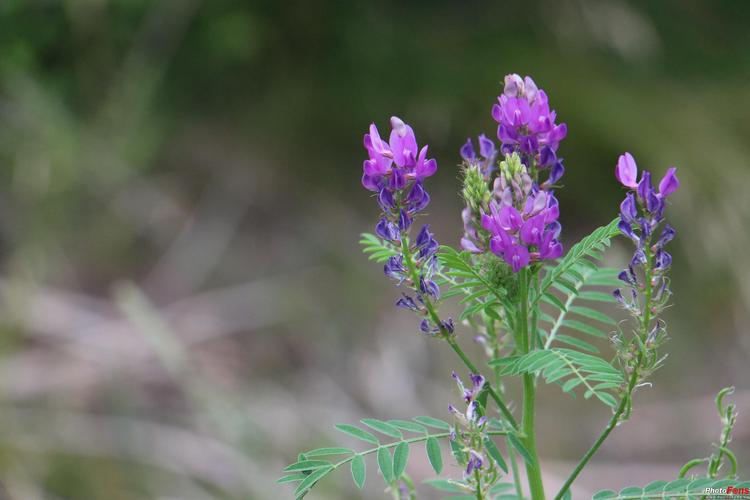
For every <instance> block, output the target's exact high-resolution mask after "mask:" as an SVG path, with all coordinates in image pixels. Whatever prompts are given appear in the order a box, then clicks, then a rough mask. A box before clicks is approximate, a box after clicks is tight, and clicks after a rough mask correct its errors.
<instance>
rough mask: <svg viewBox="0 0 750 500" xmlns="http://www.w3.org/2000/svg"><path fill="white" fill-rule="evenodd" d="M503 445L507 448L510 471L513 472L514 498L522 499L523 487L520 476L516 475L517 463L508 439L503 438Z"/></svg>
mask: <svg viewBox="0 0 750 500" xmlns="http://www.w3.org/2000/svg"><path fill="white" fill-rule="evenodd" d="M505 443H506V445H507V448H508V458H509V459H510V470H511V471H512V472H513V484H514V485H515V487H516V496H518V498H523V497H524V496H523V486H522V485H521V476H520V475H519V474H518V462H517V461H516V452H515V451H514V450H513V445H512V444H510V439H508V438H507V437H506V438H505Z"/></svg>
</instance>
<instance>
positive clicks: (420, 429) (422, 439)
mask: <svg viewBox="0 0 750 500" xmlns="http://www.w3.org/2000/svg"><path fill="white" fill-rule="evenodd" d="M361 423H362V424H363V425H362V426H361V427H360V426H355V425H349V424H337V425H336V426H335V427H336V429H337V430H338V431H340V432H342V433H344V434H346V435H348V436H350V437H353V438H356V439H358V440H360V441H363V442H365V443H368V444H370V445H372V447H370V448H368V449H366V450H364V451H355V450H354V449H351V448H339V447H330V448H317V449H314V450H310V451H307V452H304V453H301V454H300V455H299V460H297V462H295V463H293V464H291V465H289V466H287V467H286V468H285V469H284V472H285V473H286V474H285V475H284V476H282V477H281V478H279V479H278V480H277V481H276V482H277V483H295V482H296V483H298V484H297V487H296V489H295V490H294V495H295V498H297V499H300V498H303V497H304V496H305V495H306V494H307V493H308V492H309V491H310V489H311V488H312V487H313V486H315V484H317V482H318V481H320V480H321V479H323V478H324V477H325V476H327V475H328V474H330V473H331V472H333V471H335V470H337V469H340V468H342V467H345V466H348V467H349V469H350V471H351V476H352V480H353V481H354V484H356V485H357V487H358V488H360V489H361V488H362V487H364V484H365V480H366V477H367V471H366V468H365V461H364V457H365V456H367V455H371V454H375V455H376V457H377V462H378V470H379V471H380V475H381V477H382V478H383V480H384V481H385V483H386V485H387V486H389V487H393V486H394V485H395V483H396V481H398V480H399V479H400V478H401V476H402V475H403V474H404V471H405V470H406V465H407V462H408V460H409V453H410V447H411V446H412V445H414V444H418V443H424V447H425V452H426V454H427V458H428V460H429V461H430V464H431V465H432V468H433V469H434V470H435V473H437V474H440V472H442V470H443V457H442V451H441V448H440V443H439V440H441V439H446V438H449V437H450V425H449V424H448V423H447V422H444V421H443V420H439V419H437V418H432V417H415V418H414V419H412V420H388V421H383V420H376V419H372V418H367V419H362V420H361ZM368 429H369V430H368ZM430 429H435V430H437V431H439V432H433V431H431V430H430ZM375 433H377V434H381V435H384V436H386V437H387V438H391V439H390V442H385V443H384V442H381V440H380V438H379V437H377V435H376V434H375ZM408 434H416V436H415V437H408ZM488 434H489V435H506V434H507V431H503V430H490V431H488ZM330 457H340V458H338V459H335V460H332V459H331V458H330ZM341 457H342V458H341Z"/></svg>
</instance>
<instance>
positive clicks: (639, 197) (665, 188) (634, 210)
mask: <svg viewBox="0 0 750 500" xmlns="http://www.w3.org/2000/svg"><path fill="white" fill-rule="evenodd" d="M675 172H676V169H675V168H674V167H671V168H669V169H668V170H667V173H666V174H665V175H664V177H663V178H662V179H661V182H660V183H659V190H658V191H656V190H654V188H653V186H652V185H651V173H650V172H648V171H647V170H644V171H643V172H642V173H641V179H640V181H638V182H637V183H636V182H635V179H636V176H637V174H638V169H637V166H636V163H635V159H634V158H633V157H632V155H630V154H629V153H625V154H623V155H622V156H620V159H619V161H618V164H617V167H616V169H615V177H616V178H617V180H618V181H619V182H620V183H621V184H622V185H623V186H625V187H627V188H629V189H630V190H631V191H630V192H629V193H627V194H626V195H625V199H624V200H623V201H622V203H621V204H620V222H619V224H618V227H619V229H620V231H621V232H622V233H623V234H624V235H626V236H627V237H629V238H630V239H631V240H632V241H633V243H634V244H635V251H634V253H633V258H632V259H631V261H630V265H629V266H628V268H627V269H625V270H623V271H622V272H621V273H620V274H619V275H618V277H619V278H620V280H622V281H623V282H624V283H625V284H626V285H627V286H628V287H630V295H631V299H630V300H626V299H625V298H624V296H623V294H622V291H621V290H620V289H617V290H615V291H614V297H615V299H616V300H617V301H618V302H619V303H620V304H621V305H622V306H623V307H625V308H626V309H628V310H629V311H630V312H631V313H632V314H633V315H635V316H638V315H639V314H640V313H641V311H642V308H641V307H640V303H639V299H638V297H639V292H641V291H643V290H644V289H647V288H646V287H648V289H650V290H649V293H648V294H647V295H646V297H648V298H650V300H651V303H650V304H643V307H648V308H649V310H650V309H651V308H653V307H655V306H654V304H657V306H656V307H661V306H660V305H659V304H663V302H664V301H665V300H666V299H667V298H668V296H669V294H670V292H669V289H668V279H667V278H666V276H665V275H666V272H667V271H668V269H669V268H670V266H671V264H672V256H671V255H670V254H669V253H668V252H667V251H666V250H664V246H665V245H666V244H667V243H668V242H669V241H671V240H672V239H673V238H674V236H675V230H674V228H673V227H672V226H670V225H669V224H666V223H665V224H664V227H663V228H662V230H661V233H660V235H659V238H658V239H657V241H656V242H655V243H652V238H653V237H654V235H655V234H657V231H658V228H659V226H660V225H661V223H662V222H663V220H664V209H665V207H666V198H667V197H668V196H669V195H671V194H672V193H674V192H675V191H676V190H677V188H678V187H679V185H680V183H679V180H678V179H677V176H676V174H675ZM637 269H642V272H643V273H644V274H645V275H646V277H647V278H648V279H645V280H644V281H643V282H642V283H639V281H638V275H637V273H636V270H637Z"/></svg>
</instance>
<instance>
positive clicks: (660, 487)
mask: <svg viewBox="0 0 750 500" xmlns="http://www.w3.org/2000/svg"><path fill="white" fill-rule="evenodd" d="M727 486H732V487H733V488H738V489H742V488H748V489H750V481H745V482H738V481H737V480H732V479H720V480H716V479H710V478H704V479H692V480H691V479H677V480H676V481H671V482H667V481H654V482H653V483H649V484H648V485H646V486H644V487H643V488H640V487H638V486H630V487H628V488H623V489H622V490H620V491H619V492H616V491H613V490H602V491H600V492H598V493H597V494H595V495H594V497H593V500H636V499H638V500H640V499H657V498H679V499H688V500H693V499H696V500H697V499H701V498H705V497H706V496H708V497H709V498H715V497H716V496H715V495H710V494H708V495H707V494H706V488H712V489H720V488H726V487H727ZM721 496H724V495H721ZM747 496H748V495H736V496H732V495H728V496H727V498H746V497H747Z"/></svg>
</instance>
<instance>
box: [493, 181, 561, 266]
mask: <svg viewBox="0 0 750 500" xmlns="http://www.w3.org/2000/svg"><path fill="white" fill-rule="evenodd" d="M505 175H506V174H505V173H502V172H501V177H500V184H505V185H506V186H507V185H508V184H512V182H510V183H509V182H508V181H507V180H506V177H505ZM514 190H515V191H518V192H517V193H515V194H513V191H514ZM517 206H519V207H523V208H522V210H519V209H518V208H516V207H517ZM559 215H560V209H559V205H558V202H557V199H556V198H555V196H554V194H553V193H552V192H551V191H541V190H536V191H535V190H534V188H533V187H528V188H526V187H521V186H520V185H518V186H517V189H512V188H511V187H506V188H505V190H504V191H503V194H502V195H501V196H500V201H492V202H491V203H490V214H486V213H483V214H482V217H481V223H482V227H483V228H484V229H485V230H486V231H488V232H489V233H490V235H491V238H490V250H491V251H492V252H493V253H494V254H495V255H497V256H498V257H501V258H502V259H503V260H504V261H505V262H506V263H507V264H508V265H510V266H511V269H512V270H513V272H518V271H520V270H521V269H522V268H523V267H526V266H528V265H529V264H530V263H532V262H537V261H540V260H549V259H556V258H558V257H560V256H561V255H562V252H563V248H562V245H561V244H560V242H559V241H558V240H557V237H558V236H559V234H560V223H559V222H557V218H558V217H559Z"/></svg>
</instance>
